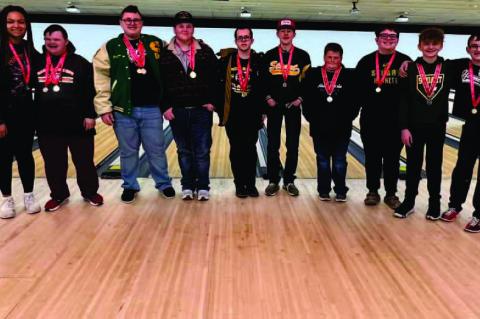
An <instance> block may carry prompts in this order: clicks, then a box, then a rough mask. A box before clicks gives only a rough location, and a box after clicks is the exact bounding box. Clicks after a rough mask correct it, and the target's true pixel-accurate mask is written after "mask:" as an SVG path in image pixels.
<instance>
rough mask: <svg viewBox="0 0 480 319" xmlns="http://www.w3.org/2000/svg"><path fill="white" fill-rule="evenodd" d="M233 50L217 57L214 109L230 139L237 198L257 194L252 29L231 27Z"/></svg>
mask: <svg viewBox="0 0 480 319" xmlns="http://www.w3.org/2000/svg"><path fill="white" fill-rule="evenodd" d="M234 36H235V44H236V46H237V50H233V51H231V52H229V53H228V54H226V55H225V56H223V57H222V58H221V60H220V61H221V68H220V69H221V74H222V77H221V83H222V88H223V90H222V92H223V99H222V100H223V105H222V104H220V105H219V107H218V108H217V111H218V114H219V117H220V125H222V126H225V129H226V132H227V136H228V140H229V142H230V163H231V167H232V172H233V178H234V181H233V182H234V183H235V194H236V196H237V197H239V198H245V197H248V196H250V197H258V196H259V194H258V190H257V188H256V187H255V177H256V173H257V170H256V167H257V146H256V144H257V140H258V130H259V129H260V128H261V126H262V106H263V104H264V102H263V99H262V97H261V91H260V81H259V72H260V59H261V57H260V55H259V54H257V53H256V52H254V51H252V50H251V46H252V44H253V31H252V29H250V28H238V29H236V30H235V33H234Z"/></svg>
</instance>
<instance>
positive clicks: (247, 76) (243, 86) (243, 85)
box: [237, 53, 250, 93]
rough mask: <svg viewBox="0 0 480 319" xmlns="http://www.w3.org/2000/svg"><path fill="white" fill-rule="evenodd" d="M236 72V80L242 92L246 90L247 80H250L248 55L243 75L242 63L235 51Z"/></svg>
mask: <svg viewBox="0 0 480 319" xmlns="http://www.w3.org/2000/svg"><path fill="white" fill-rule="evenodd" d="M237 74H238V82H239V83H240V89H241V90H242V92H245V93H246V92H247V89H248V81H249V80H250V56H248V64H247V69H246V70H245V77H244V76H243V70H242V63H241V62H240V55H239V54H238V53H237Z"/></svg>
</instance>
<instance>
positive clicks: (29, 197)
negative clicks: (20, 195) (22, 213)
mask: <svg viewBox="0 0 480 319" xmlns="http://www.w3.org/2000/svg"><path fill="white" fill-rule="evenodd" d="M34 203H35V197H33V195H27V196H25V204H27V205H28V206H30V205H32V204H34Z"/></svg>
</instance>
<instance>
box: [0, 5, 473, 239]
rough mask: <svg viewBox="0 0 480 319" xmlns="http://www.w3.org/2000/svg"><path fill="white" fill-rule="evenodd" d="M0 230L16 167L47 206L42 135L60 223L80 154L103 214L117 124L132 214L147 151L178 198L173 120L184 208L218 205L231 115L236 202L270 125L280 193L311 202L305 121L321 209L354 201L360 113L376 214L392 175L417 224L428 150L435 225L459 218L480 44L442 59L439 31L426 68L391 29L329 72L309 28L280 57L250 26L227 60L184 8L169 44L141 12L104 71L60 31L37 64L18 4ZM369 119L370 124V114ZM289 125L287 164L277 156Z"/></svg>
mask: <svg viewBox="0 0 480 319" xmlns="http://www.w3.org/2000/svg"><path fill="white" fill-rule="evenodd" d="M0 19H1V20H0V23H1V30H2V31H1V38H0V41H1V42H0V46H1V65H0V67H1V69H2V70H1V76H0V81H1V82H0V94H1V96H0V97H1V99H0V101H1V104H0V189H1V192H2V194H3V197H4V200H3V202H2V204H1V206H0V217H2V218H11V217H13V216H15V203H14V201H13V198H12V196H11V180H12V162H13V159H14V158H15V159H16V161H17V163H18V168H19V174H20V178H21V181H22V185H23V188H24V194H25V195H24V199H25V207H26V210H27V212H29V213H36V212H39V211H40V206H39V205H38V204H37V203H36V201H35V197H34V195H33V181H34V161H33V158H32V142H33V137H34V134H35V132H36V134H37V136H38V145H39V148H40V151H41V154H42V156H43V158H44V161H45V173H46V177H47V181H48V185H49V187H50V190H51V199H50V200H49V201H48V202H47V203H46V204H45V210H46V211H54V210H56V209H58V208H59V207H60V206H61V205H62V204H63V203H65V201H66V200H67V199H68V197H69V195H70V194H69V190H68V186H67V183H66V175H67V169H68V156H67V155H68V149H70V152H71V154H72V160H73V163H74V165H75V168H76V170H77V182H78V185H79V187H80V191H81V194H82V196H83V198H84V199H85V200H86V201H87V202H89V203H90V204H92V205H101V204H103V198H102V196H101V195H100V194H98V177H97V174H96V170H95V166H94V163H93V153H94V151H93V150H94V139H93V137H94V135H95V121H96V117H97V116H100V117H101V120H102V121H103V123H105V124H107V125H110V126H113V130H114V132H115V135H116V137H117V139H118V143H119V151H120V160H121V176H122V179H123V184H122V187H123V193H122V195H121V200H122V201H123V202H125V203H131V202H133V201H134V200H135V198H136V194H137V193H138V192H139V191H140V186H139V184H138V181H137V176H138V170H139V149H140V146H141V145H142V146H143V148H144V150H145V153H146V156H147V159H148V163H149V167H150V171H151V174H152V177H153V180H154V181H155V187H156V188H157V189H158V190H159V192H160V194H161V195H163V196H164V197H166V198H173V197H175V195H176V193H175V190H174V188H173V187H172V183H171V178H170V176H169V174H168V165H167V158H166V153H165V136H164V130H163V127H164V125H163V121H164V119H165V120H168V121H169V124H170V126H171V129H172V132H173V137H174V140H175V143H176V146H177V152H178V161H179V165H180V169H181V174H182V177H181V185H182V191H181V197H182V199H184V200H191V199H194V198H195V197H196V198H197V199H198V200H208V199H209V196H210V193H209V190H210V180H209V168H210V147H211V145H212V135H211V128H212V124H213V112H217V113H218V116H219V119H220V125H221V126H224V127H225V129H226V133H227V136H228V139H229V142H230V154H229V157H230V161H231V167H232V172H233V175H234V183H235V190H236V192H235V194H236V196H238V197H240V198H245V197H258V196H259V192H258V190H257V188H256V186H255V181H256V164H257V149H256V143H257V139H258V131H259V129H260V128H262V127H263V126H264V124H265V118H266V119H267V122H266V129H267V138H268V147H267V176H268V179H269V184H268V186H267V187H266V189H265V194H266V195H267V196H275V195H276V194H277V193H278V192H279V191H280V181H281V180H282V179H283V189H284V190H285V191H286V192H287V193H288V194H289V195H291V196H298V195H299V190H298V188H297V187H296V185H295V178H296V176H295V172H296V168H297V163H298V148H299V138H300V131H301V127H302V124H301V121H302V113H303V115H304V117H305V119H306V120H307V121H308V122H309V123H310V135H311V137H312V141H313V146H314V150H315V153H316V162H317V171H318V174H317V175H318V178H317V181H318V183H317V190H318V194H319V197H320V199H321V200H324V201H329V200H332V198H331V196H330V193H331V191H332V181H333V184H334V187H333V191H334V192H335V198H334V200H335V201H338V202H344V201H346V200H347V192H348V187H347V185H346V182H345V180H346V172H347V160H346V154H347V150H348V145H349V140H350V136H351V130H352V121H353V119H355V118H356V116H357V115H358V113H359V112H360V133H361V139H362V143H363V148H364V153H365V169H366V183H367V185H366V186H367V189H368V193H367V194H366V198H365V200H364V203H365V204H366V205H377V204H379V202H380V200H381V197H380V195H379V189H380V181H381V177H382V176H383V179H384V188H385V193H386V195H385V197H384V199H383V200H384V202H385V204H386V205H388V206H389V207H390V208H391V209H393V210H394V216H395V217H399V218H405V217H407V216H409V215H410V214H411V213H412V212H413V209H414V205H415V197H416V195H417V193H418V185H419V181H420V179H421V170H422V166H423V158H424V156H423V155H424V148H425V145H426V149H427V151H426V171H427V183H428V191H429V206H428V211H427V213H426V218H427V219H429V220H438V219H440V218H441V219H442V220H444V221H453V220H454V219H455V218H456V216H457V215H458V214H459V213H460V211H461V210H462V204H463V203H464V202H465V200H466V195H467V192H468V188H469V186H470V181H471V178H472V171H473V167H474V165H475V162H476V159H477V158H478V156H479V147H478V146H477V145H476V142H475V138H474V136H475V135H476V133H477V132H478V131H480V119H479V116H480V115H478V114H477V106H478V104H480V98H478V97H477V94H476V90H477V89H476V88H477V87H478V86H480V35H476V34H474V35H472V36H470V38H469V39H468V43H467V52H468V54H469V55H470V57H471V58H470V59H459V60H444V59H443V58H441V57H440V56H439V55H438V54H439V52H440V51H441V49H442V47H443V39H444V34H443V31H442V30H441V29H438V28H427V29H425V30H424V31H422V32H421V33H420V36H419V44H418V49H419V50H420V51H421V53H422V56H421V57H419V58H418V59H417V60H416V61H414V62H413V61H412V60H411V59H410V58H409V57H408V56H407V55H405V54H402V53H400V52H398V51H397V50H396V47H397V44H398V41H399V35H400V34H399V32H398V30H397V29H396V28H395V27H394V26H382V27H379V28H378V30H377V31H376V32H375V35H376V39H375V41H376V43H377V46H378V50H376V51H375V52H372V53H370V54H368V55H366V56H365V57H363V58H362V59H361V60H360V61H359V62H358V64H357V66H356V68H355V69H354V70H353V69H347V68H345V66H344V65H343V64H342V57H343V49H342V47H341V46H340V45H339V44H337V43H329V44H327V45H326V47H325V50H324V64H323V65H322V66H320V67H315V68H312V67H311V61H310V56H309V54H308V53H307V52H306V51H304V50H302V49H300V48H298V47H296V46H294V45H293V40H294V38H295V35H296V24H295V21H294V20H292V19H287V18H286V19H281V20H280V21H278V23H277V33H276V34H277V37H278V39H279V45H278V46H276V47H274V48H273V49H271V50H269V51H267V52H265V53H264V54H263V53H257V52H255V51H254V50H252V44H253V42H254V37H253V31H252V29H251V28H249V27H246V26H242V27H239V28H237V29H236V30H235V32H234V40H235V44H236V48H230V49H224V50H221V51H220V52H219V53H218V55H219V56H220V58H219V59H218V58H217V57H216V55H215V53H214V52H213V50H212V49H211V48H210V47H209V46H208V45H207V44H206V43H204V42H203V41H202V40H199V39H196V38H195V37H194V30H195V29H194V20H193V17H192V15H191V14H190V13H188V12H186V11H181V12H178V13H177V14H176V15H175V17H174V25H173V32H174V37H173V38H172V39H171V40H170V42H168V43H167V42H165V41H163V40H161V39H159V38H157V37H156V36H153V35H148V34H143V33H142V27H143V17H142V14H141V13H140V11H139V10H138V8H137V7H136V6H127V7H126V8H124V9H123V11H122V13H121V15H120V26H121V27H122V29H123V33H122V34H120V35H119V36H118V37H116V38H113V39H111V40H109V41H108V42H106V43H105V44H104V45H102V47H101V48H100V49H99V50H98V51H97V52H96V54H95V55H94V57H93V65H92V64H90V63H89V62H88V61H86V60H85V59H84V58H82V57H81V56H79V55H77V54H75V47H74V45H73V44H72V43H71V42H70V41H69V40H68V34H67V32H66V30H65V29H64V28H63V27H61V26H60V25H51V26H49V27H48V28H47V29H45V31H44V39H45V45H44V46H43V52H42V53H38V52H37V51H35V48H34V47H33V42H32V34H31V28H30V21H29V19H28V15H27V13H26V12H25V10H24V9H23V8H21V7H18V6H7V7H5V8H4V9H3V11H2V13H1V17H0ZM451 88H454V89H455V90H456V95H455V103H454V105H455V107H454V110H453V113H454V115H456V116H458V117H461V118H463V119H465V125H464V127H463V131H462V136H461V139H460V147H459V153H458V162H457V165H456V167H455V169H454V172H453V175H452V185H451V192H450V193H451V194H450V202H449V209H448V210H447V211H445V212H443V213H441V211H440V209H441V208H440V183H441V173H442V172H441V165H442V157H443V152H442V148H443V141H444V138H445V129H446V122H447V120H448V117H449V114H448V94H449V90H450V89H451ZM360 110H361V111H360ZM283 121H285V128H286V143H285V144H286V149H287V154H286V160H285V165H284V166H283V168H282V163H281V161H280V155H279V149H280V143H281V128H282V124H283ZM404 145H405V146H406V148H407V181H406V191H405V198H404V200H403V202H401V201H400V199H399V198H398V196H397V195H396V193H397V184H398V178H399V159H400V152H401V150H402V148H403V146H404ZM473 202H474V207H475V211H474V213H473V218H472V219H471V221H470V222H469V223H468V224H467V226H466V227H465V230H467V231H471V232H479V231H480V189H479V186H478V184H477V187H476V189H475V194H474V198H473Z"/></svg>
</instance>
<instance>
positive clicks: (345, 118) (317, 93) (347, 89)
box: [302, 43, 357, 202]
mask: <svg viewBox="0 0 480 319" xmlns="http://www.w3.org/2000/svg"><path fill="white" fill-rule="evenodd" d="M342 56H343V49H342V47H341V46H340V45H339V44H337V43H329V44H327V45H326V46H325V50H324V61H325V64H324V65H323V66H322V67H317V68H313V69H311V70H309V71H308V72H307V74H306V76H305V80H304V81H303V85H302V97H303V103H302V110H303V114H304V115H305V118H306V119H307V121H308V122H309V123H310V136H311V137H312V140H313V146H314V149H315V153H316V155H317V172H318V173H317V174H318V175H317V183H318V184H317V190H318V194H319V196H320V199H321V200H324V201H328V200H330V194H329V193H330V191H331V183H332V179H333V181H334V183H335V187H334V191H335V193H336V197H335V200H336V201H338V202H344V201H346V200H347V196H346V195H347V191H348V187H347V186H346V184H345V179H346V175H347V156H346V155H347V150H348V144H349V142H350V135H351V132H352V120H353V119H354V118H355V117H356V115H357V112H356V108H355V107H354V102H353V100H352V89H353V85H354V81H353V76H354V73H353V71H352V70H347V69H345V67H344V66H343V65H342Z"/></svg>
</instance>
